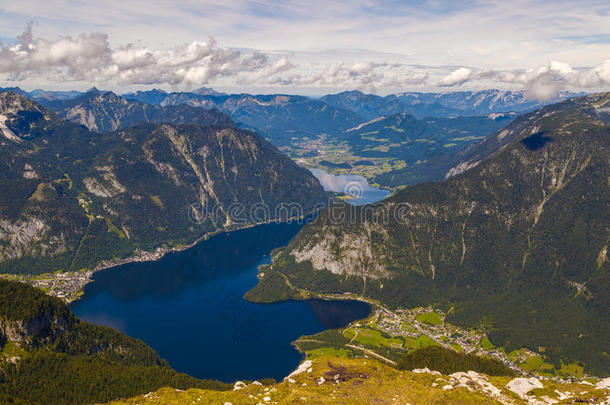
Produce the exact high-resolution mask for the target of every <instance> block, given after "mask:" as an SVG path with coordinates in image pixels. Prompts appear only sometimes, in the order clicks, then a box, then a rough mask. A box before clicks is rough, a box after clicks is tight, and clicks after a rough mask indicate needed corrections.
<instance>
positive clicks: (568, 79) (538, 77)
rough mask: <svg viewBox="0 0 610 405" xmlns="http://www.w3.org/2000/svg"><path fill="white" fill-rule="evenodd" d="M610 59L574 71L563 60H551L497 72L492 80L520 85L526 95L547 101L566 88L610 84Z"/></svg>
mask: <svg viewBox="0 0 610 405" xmlns="http://www.w3.org/2000/svg"><path fill="white" fill-rule="evenodd" d="M609 73H610V59H608V60H605V61H604V62H603V63H602V64H601V65H600V66H598V67H596V68H593V69H584V70H575V69H573V68H572V67H571V66H570V65H569V64H567V63H565V62H558V61H551V62H550V63H548V64H547V65H542V66H538V67H536V68H533V69H528V70H526V71H522V72H511V71H505V72H496V73H494V74H493V76H494V77H495V79H496V80H497V81H499V82H504V83H517V84H520V85H522V86H523V88H524V89H525V93H526V96H527V97H529V98H535V99H538V100H542V101H544V100H549V99H551V98H553V97H555V96H556V95H557V94H558V93H559V92H560V91H562V90H566V89H568V88H572V89H591V88H600V87H606V86H610V74H609Z"/></svg>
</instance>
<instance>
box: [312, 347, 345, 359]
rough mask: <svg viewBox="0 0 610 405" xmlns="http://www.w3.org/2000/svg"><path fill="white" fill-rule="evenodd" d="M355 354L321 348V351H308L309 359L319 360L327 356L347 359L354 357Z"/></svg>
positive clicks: (331, 348)
mask: <svg viewBox="0 0 610 405" xmlns="http://www.w3.org/2000/svg"><path fill="white" fill-rule="evenodd" d="M352 355H353V352H352V351H351V350H347V349H336V348H334V347H321V348H319V349H312V350H308V351H307V358H308V359H317V358H320V357H325V356H332V357H339V358H347V357H352Z"/></svg>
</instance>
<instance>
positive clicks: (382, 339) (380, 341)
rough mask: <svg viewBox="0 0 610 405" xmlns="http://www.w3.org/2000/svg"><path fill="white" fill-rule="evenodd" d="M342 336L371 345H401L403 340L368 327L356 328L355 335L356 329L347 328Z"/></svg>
mask: <svg viewBox="0 0 610 405" xmlns="http://www.w3.org/2000/svg"><path fill="white" fill-rule="evenodd" d="M343 334H344V336H345V337H346V338H348V339H353V338H354V336H356V338H355V339H354V341H353V342H354V343H360V344H363V345H366V346H372V347H379V346H382V347H395V346H400V347H402V345H403V341H402V339H400V338H392V337H389V336H384V335H383V334H382V333H381V332H380V331H378V330H375V329H369V328H358V334H357V335H356V331H355V330H354V329H351V328H350V329H347V330H345V332H344V333H343Z"/></svg>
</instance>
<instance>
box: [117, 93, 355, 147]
mask: <svg viewBox="0 0 610 405" xmlns="http://www.w3.org/2000/svg"><path fill="white" fill-rule="evenodd" d="M124 97H125V98H127V99H128V100H138V101H140V100H141V101H146V102H156V103H158V104H160V105H163V106H168V105H179V104H187V105H191V106H196V107H203V108H208V109H209V108H217V109H219V110H220V111H222V112H224V113H226V114H229V115H230V116H231V118H232V119H233V120H234V121H235V122H237V123H238V124H240V125H241V126H243V127H246V128H253V129H256V130H258V131H260V132H261V133H262V134H263V135H265V137H266V138H268V139H269V140H271V141H272V142H273V143H274V144H275V145H278V146H280V145H286V144H289V143H290V142H291V140H292V139H293V138H296V139H301V138H303V137H314V136H318V135H320V134H324V133H326V134H334V133H339V132H342V131H344V130H346V129H349V128H352V127H354V126H356V125H357V124H359V123H360V122H362V121H364V119H363V118H362V117H361V116H359V115H358V114H356V113H354V112H352V111H346V110H342V109H339V108H336V107H332V106H330V105H328V104H326V103H324V102H322V101H319V100H313V99H311V98H308V97H302V96H290V95H250V94H232V95H206V94H194V93H163V94H162V93H160V92H159V91H158V90H151V91H150V92H136V93H132V94H125V95H124Z"/></svg>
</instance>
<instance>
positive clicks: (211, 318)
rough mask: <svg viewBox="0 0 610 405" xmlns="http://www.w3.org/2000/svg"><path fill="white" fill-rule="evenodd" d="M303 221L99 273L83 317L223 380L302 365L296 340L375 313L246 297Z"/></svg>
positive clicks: (181, 367)
mask: <svg viewBox="0 0 610 405" xmlns="http://www.w3.org/2000/svg"><path fill="white" fill-rule="evenodd" d="M301 226H302V225H300V224H297V223H293V224H268V225H261V226H257V227H254V228H250V229H245V230H241V231H235V232H230V233H225V234H220V235H218V236H215V237H213V238H210V239H209V240H207V241H203V242H201V243H200V244H198V245H197V246H195V247H193V248H191V249H189V250H186V251H183V252H177V253H171V254H168V255H167V256H165V257H164V258H163V259H161V260H159V261H156V262H148V263H130V264H126V265H122V266H118V267H115V268H112V269H108V270H104V271H101V272H98V273H96V274H95V275H94V279H95V280H94V282H92V283H90V284H88V285H87V286H86V287H85V293H84V295H83V297H82V298H81V299H80V300H79V301H76V302H75V303H73V304H72V305H71V309H72V310H73V311H74V312H75V314H76V315H77V316H78V317H80V318H82V319H84V320H86V321H89V322H92V323H95V324H98V325H106V326H111V327H113V328H115V329H117V330H119V331H121V332H124V333H126V334H128V335H129V336H133V337H136V338H139V339H142V340H143V341H144V342H146V343H147V344H148V345H150V346H151V347H152V348H153V349H155V350H156V351H157V352H158V353H159V355H160V356H161V357H163V358H165V359H166V360H167V361H168V362H169V363H170V365H171V366H172V367H173V368H174V369H176V370H177V371H180V372H184V373H187V374H190V375H192V376H194V377H198V378H212V379H218V380H222V381H229V382H230V381H235V380H239V379H250V380H254V379H258V378H265V377H273V378H276V379H278V380H280V379H282V378H283V377H285V376H286V375H288V374H289V373H290V372H291V371H292V370H293V369H295V368H296V367H297V365H298V364H299V363H300V361H301V354H300V353H299V352H298V351H296V349H294V347H293V346H291V344H290V343H291V342H292V341H294V340H295V339H296V338H298V337H299V336H301V335H306V334H313V333H317V332H321V331H322V330H325V329H332V328H339V327H343V326H345V325H347V324H349V323H350V322H352V321H354V320H357V319H362V318H365V317H367V316H368V314H369V313H370V307H369V305H368V304H366V303H362V302H357V301H323V300H308V301H289V302H282V303H276V304H252V303H249V302H247V301H245V300H244V299H243V298H242V296H243V295H244V294H245V293H246V291H248V290H249V289H250V288H252V287H254V286H255V285H256V283H257V278H256V275H257V267H258V266H259V265H261V264H265V263H269V260H270V259H269V252H270V251H271V250H272V249H274V248H276V247H280V246H284V245H286V244H288V241H289V240H290V238H292V237H293V236H294V235H295V234H296V233H297V232H298V230H299V229H300V228H301Z"/></svg>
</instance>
